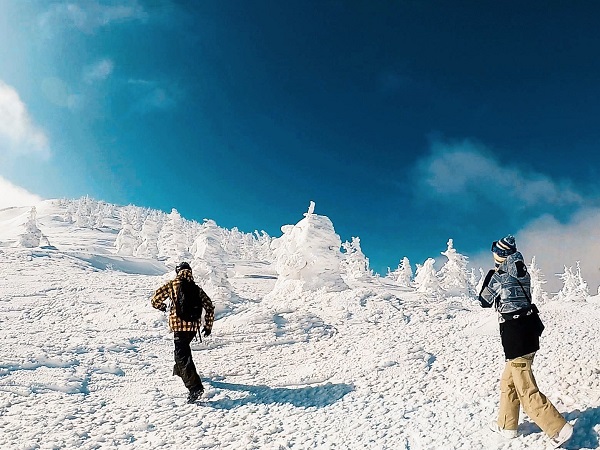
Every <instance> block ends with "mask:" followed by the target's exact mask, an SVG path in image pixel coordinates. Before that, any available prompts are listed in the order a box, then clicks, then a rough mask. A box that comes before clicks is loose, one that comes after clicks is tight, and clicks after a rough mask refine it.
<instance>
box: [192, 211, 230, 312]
mask: <svg viewBox="0 0 600 450" xmlns="http://www.w3.org/2000/svg"><path fill="white" fill-rule="evenodd" d="M221 236H222V234H221V229H220V228H219V227H218V226H217V224H216V223H215V221H214V220H205V222H204V224H203V226H202V228H201V231H200V234H199V235H198V237H197V238H196V240H195V241H194V243H193V245H192V248H191V249H190V251H191V253H192V255H193V258H194V259H193V264H192V268H193V271H194V277H195V278H196V279H197V280H201V283H202V286H203V288H204V289H205V290H206V293H207V294H208V295H209V296H210V297H211V298H213V299H219V300H220V301H226V300H229V299H230V298H231V292H232V290H233V289H232V287H231V285H230V283H229V279H228V277H227V267H228V256H227V253H226V252H225V250H224V249H223V247H222V246H221Z"/></svg>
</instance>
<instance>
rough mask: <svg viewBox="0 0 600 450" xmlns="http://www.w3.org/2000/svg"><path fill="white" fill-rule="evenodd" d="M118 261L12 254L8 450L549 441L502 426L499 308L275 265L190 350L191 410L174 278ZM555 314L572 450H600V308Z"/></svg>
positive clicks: (5, 310) (2, 297)
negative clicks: (306, 287) (501, 430)
mask: <svg viewBox="0 0 600 450" xmlns="http://www.w3.org/2000/svg"><path fill="white" fill-rule="evenodd" d="M111 258H112V256H111V255H110V254H104V255H103V256H102V258H95V257H94V255H93V254H92V253H85V252H81V251H80V250H78V249H73V250H71V249H69V250H68V251H65V252H61V251H58V250H52V249H46V250H44V249H35V250H24V249H15V248H0V274H2V277H1V278H0V334H1V336H2V344H3V345H2V346H1V347H0V448H1V449H75V448H77V449H100V448H119V449H163V450H167V449H183V448H197V449H287V448H297V449H304V448H307V449H308V448H318V449H365V448H369V449H371V448H373V449H411V450H421V449H522V448H532V449H546V448H551V446H550V443H549V440H548V439H547V437H546V436H545V435H544V434H543V433H542V432H541V431H540V430H539V428H538V427H537V426H536V425H535V424H533V422H532V421H531V420H530V419H529V418H527V417H526V416H523V417H522V419H521V424H520V426H519V432H520V435H519V437H518V438H517V439H515V440H512V441H502V440H500V439H499V438H496V437H495V436H493V435H491V433H490V432H489V431H488V430H487V423H488V422H489V421H490V420H491V419H492V418H494V417H495V415H496V413H497V408H498V398H499V377H500V374H501V371H502V368H503V365H504V362H503V359H502V350H501V345H500V340H499V336H498V332H497V323H496V318H495V314H494V313H493V312H492V311H490V310H482V309H481V308H480V307H479V306H478V304H474V303H472V302H471V301H467V300H458V299H455V300H439V301H433V300H430V299H424V298H422V297H420V296H419V295H417V294H416V293H414V292H409V291H407V290H406V289H402V288H400V287H398V286H394V285H391V284H386V283H385V281H383V280H380V281H378V282H372V283H362V284H361V283H354V284H353V285H352V286H351V288H352V289H349V290H345V291H342V292H337V293H323V292H320V291H317V292H295V291H293V290H290V291H289V292H280V293H278V294H272V293H271V292H272V290H273V287H274V285H275V281H276V280H275V279H274V277H273V276H272V273H266V272H264V266H262V265H257V266H255V267H245V268H244V267H242V268H240V269H243V270H239V271H237V272H236V273H238V275H237V276H235V277H232V278H231V279H230V282H231V285H232V287H233V289H234V291H235V294H236V296H237V297H236V298H235V300H232V302H231V303H230V304H228V305H218V306H221V308H218V311H221V313H220V315H218V316H217V318H216V321H215V326H214V329H213V335H212V336H211V337H209V338H207V339H205V342H202V343H200V342H196V341H195V342H194V343H193V344H192V347H193V350H194V360H195V362H196V365H197V368H198V370H199V371H200V372H201V375H202V378H203V381H204V383H205V387H206V393H205V395H204V397H203V400H202V402H201V403H200V404H199V405H188V404H186V403H185V400H186V391H185V388H184V387H183V384H182V383H181V380H180V379H179V378H176V377H173V376H172V375H171V371H172V366H173V356H172V353H173V343H172V335H171V334H170V333H169V331H168V327H167V321H166V315H165V314H163V313H160V312H159V311H157V310H154V309H152V308H151V307H150V303H149V299H150V296H151V295H152V293H153V292H154V290H155V289H156V288H157V287H158V286H160V285H161V284H162V283H164V281H165V280H166V279H167V278H168V276H170V274H166V275H164V276H157V275H151V274H152V273H154V271H155V270H157V269H156V267H154V266H151V265H147V264H146V265H144V266H143V267H142V269H143V270H139V271H138V273H137V274H136V273H135V272H136V270H135V269H136V265H135V263H132V262H131V261H125V262H124V263H123V265H122V268H124V270H125V269H126V271H127V272H130V273H125V272H122V271H117V270H111V269H110V267H115V266H112V265H111V264H110V261H112V260H114V261H117V262H118V258H114V259H111ZM107 261H108V263H107ZM139 264H142V263H139ZM140 273H146V275H141V274H140ZM540 310H541V315H542V319H543V320H544V322H545V324H546V331H545V332H544V336H543V339H542V348H541V350H540V352H538V355H537V356H536V361H535V364H534V371H535V374H536V377H537V379H538V383H539V385H540V389H541V390H542V392H544V393H545V394H546V395H547V396H548V397H549V398H550V399H551V400H552V401H553V402H554V404H555V405H556V406H557V408H558V409H559V411H561V412H562V413H563V414H565V415H566V417H567V419H568V420H574V419H577V423H576V426H575V435H574V438H573V439H572V440H571V441H570V442H569V444H568V445H567V446H566V448H570V449H598V448H600V444H599V442H598V434H599V431H600V379H599V374H600V364H599V363H600V356H599V355H600V344H599V343H598V338H597V336H598V328H599V326H598V323H599V320H598V319H599V316H600V312H599V311H598V304H597V303H590V302H587V303H577V304H575V303H564V304H559V303H557V302H548V303H544V304H542V305H540Z"/></svg>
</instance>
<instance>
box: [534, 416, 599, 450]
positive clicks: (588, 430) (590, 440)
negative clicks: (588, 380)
mask: <svg viewBox="0 0 600 450" xmlns="http://www.w3.org/2000/svg"><path fill="white" fill-rule="evenodd" d="M565 419H567V421H569V422H570V421H572V420H574V419H577V422H575V427H574V429H573V437H572V438H571V439H569V440H568V441H567V442H566V443H565V444H563V445H562V446H561V447H560V448H564V449H565V450H580V449H584V448H599V446H600V441H599V439H598V433H596V431H594V427H595V426H596V425H600V407H595V408H588V409H586V410H584V411H580V410H578V409H576V410H574V411H571V412H570V413H567V414H565ZM523 425H524V430H523V434H524V435H528V434H531V433H540V432H541V430H540V428H539V427H538V426H537V425H536V424H535V423H533V422H528V421H525V422H523Z"/></svg>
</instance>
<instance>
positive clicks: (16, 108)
mask: <svg viewBox="0 0 600 450" xmlns="http://www.w3.org/2000/svg"><path fill="white" fill-rule="evenodd" d="M0 150H1V151H0V158H2V157H7V156H11V155H12V156H15V155H17V156H18V155H36V156H39V157H41V158H44V159H46V158H49V157H50V148H49V146H48V138H47V136H46V134H45V132H44V131H43V130H42V129H41V128H40V127H38V126H37V125H36V124H34V122H33V120H32V118H31V117H30V116H29V112H28V110H27V106H26V105H25V104H24V103H23V101H22V100H21V98H20V96H19V93H18V92H17V91H16V90H15V89H14V88H13V87H12V86H9V85H8V84H6V83H4V82H3V81H2V80H0Z"/></svg>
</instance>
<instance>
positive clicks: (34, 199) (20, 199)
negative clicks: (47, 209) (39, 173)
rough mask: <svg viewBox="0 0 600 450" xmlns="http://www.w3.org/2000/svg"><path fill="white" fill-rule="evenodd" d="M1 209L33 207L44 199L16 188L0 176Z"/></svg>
mask: <svg viewBox="0 0 600 450" xmlns="http://www.w3.org/2000/svg"><path fill="white" fill-rule="evenodd" d="M0 192H1V193H2V195H0V209H3V208H10V207H13V206H32V205H35V204H36V203H38V202H40V201H42V198H41V197H39V196H37V195H35V194H32V193H31V192H28V191H27V190H26V189H23V188H22V187H19V186H16V185H14V184H13V183H11V182H10V181H8V180H7V179H5V178H3V177H2V176H0Z"/></svg>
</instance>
